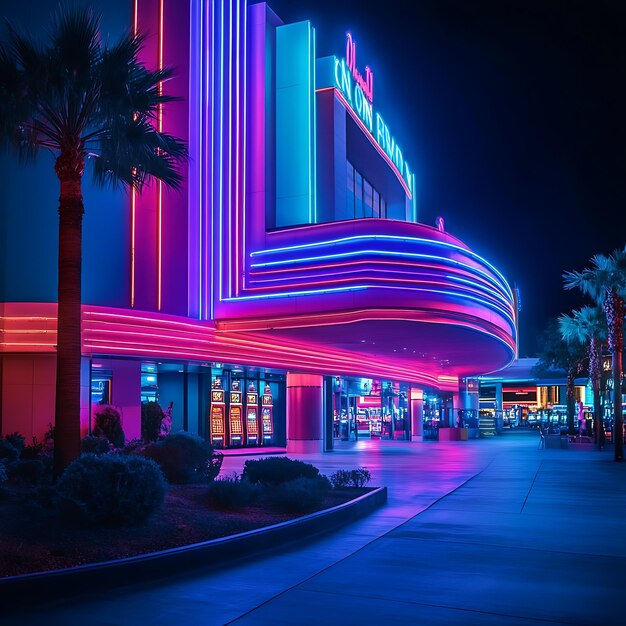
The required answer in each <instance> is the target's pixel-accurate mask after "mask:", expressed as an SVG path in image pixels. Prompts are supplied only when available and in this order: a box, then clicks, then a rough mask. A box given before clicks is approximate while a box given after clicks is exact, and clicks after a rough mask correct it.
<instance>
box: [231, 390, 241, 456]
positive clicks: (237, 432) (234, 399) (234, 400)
mask: <svg viewBox="0 0 626 626" xmlns="http://www.w3.org/2000/svg"><path fill="white" fill-rule="evenodd" d="M242 412H243V404H242V398H241V387H240V382H239V379H238V378H234V379H233V382H232V384H231V390H230V409H229V411H228V424H229V426H230V445H231V446H242V445H243V419H242Z"/></svg>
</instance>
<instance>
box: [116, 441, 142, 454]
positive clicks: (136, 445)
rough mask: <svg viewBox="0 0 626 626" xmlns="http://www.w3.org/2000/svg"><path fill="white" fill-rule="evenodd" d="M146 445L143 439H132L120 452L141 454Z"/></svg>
mask: <svg viewBox="0 0 626 626" xmlns="http://www.w3.org/2000/svg"><path fill="white" fill-rule="evenodd" d="M145 447H146V444H145V443H144V441H143V439H131V440H130V441H127V442H126V445H125V446H124V447H123V448H122V449H121V450H120V451H119V452H120V454H141V452H142V451H143V449H144V448H145Z"/></svg>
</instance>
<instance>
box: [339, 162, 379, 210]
mask: <svg viewBox="0 0 626 626" xmlns="http://www.w3.org/2000/svg"><path fill="white" fill-rule="evenodd" d="M346 179H347V181H346V186H347V190H346V212H345V218H347V219H359V218H362V217H387V203H386V202H385V200H384V198H383V197H382V196H381V195H380V192H379V191H377V190H376V188H375V187H374V186H373V185H372V184H371V183H370V182H369V181H368V180H367V179H365V178H364V177H363V175H362V174H361V173H360V172H359V171H358V170H356V169H355V168H354V166H353V165H352V163H350V161H347V162H346ZM336 219H344V216H343V215H339V214H338V215H337V218H336Z"/></svg>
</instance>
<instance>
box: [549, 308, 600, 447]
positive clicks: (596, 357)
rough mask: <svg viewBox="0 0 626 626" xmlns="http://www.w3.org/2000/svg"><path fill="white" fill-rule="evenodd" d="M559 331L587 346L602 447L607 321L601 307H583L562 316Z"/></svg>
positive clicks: (571, 341) (594, 413) (595, 422)
mask: <svg viewBox="0 0 626 626" xmlns="http://www.w3.org/2000/svg"><path fill="white" fill-rule="evenodd" d="M559 329H560V331H561V336H562V337H563V339H564V340H565V341H566V342H567V343H569V344H572V343H579V344H580V343H583V344H586V345H587V358H588V360H589V380H590V381H591V388H592V390H593V415H594V425H595V440H596V444H597V445H598V447H599V448H602V447H603V446H604V420H603V416H602V407H601V406H600V392H601V382H602V346H603V344H604V342H605V341H606V335H607V330H606V318H605V316H604V312H603V311H602V309H601V308H600V307H597V306H595V307H593V306H584V307H582V309H580V310H578V311H573V314H572V316H571V317H570V316H569V315H561V317H560V318H559Z"/></svg>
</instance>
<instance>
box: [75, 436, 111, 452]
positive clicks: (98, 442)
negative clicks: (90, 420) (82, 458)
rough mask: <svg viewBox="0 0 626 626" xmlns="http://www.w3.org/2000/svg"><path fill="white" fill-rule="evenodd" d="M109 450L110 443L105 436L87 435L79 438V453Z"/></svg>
mask: <svg viewBox="0 0 626 626" xmlns="http://www.w3.org/2000/svg"><path fill="white" fill-rule="evenodd" d="M110 451H111V443H110V442H109V440H108V439H107V438H106V437H92V436H90V435H87V436H86V437H83V438H82V439H81V440H80V453H81V454H107V453H108V452H110Z"/></svg>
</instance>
